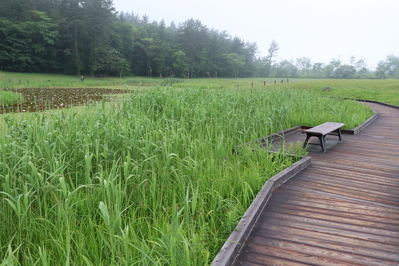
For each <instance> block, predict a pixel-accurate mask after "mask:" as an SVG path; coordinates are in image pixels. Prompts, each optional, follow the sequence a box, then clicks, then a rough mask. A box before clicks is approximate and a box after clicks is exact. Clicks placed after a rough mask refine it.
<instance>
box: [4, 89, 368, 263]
mask: <svg viewBox="0 0 399 266" xmlns="http://www.w3.org/2000/svg"><path fill="white" fill-rule="evenodd" d="M316 102H317V103H318V104H315V106H314V107H313V109H314V111H313V112H316V113H317V114H319V115H320V116H321V117H323V118H324V119H326V120H331V119H332V118H333V117H335V118H337V119H340V120H343V122H347V121H349V120H351V119H352V115H351V112H353V110H358V109H360V108H362V107H360V106H362V105H361V104H359V103H357V102H351V101H349V102H343V101H341V100H338V99H318V98H316V97H315V96H313V95H312V94H311V93H303V92H298V91H293V90H278V89H276V90H260V89H259V90H256V89H254V90H250V89H242V90H241V89H239V90H237V89H232V90H207V89H196V88H192V89H178V90H176V89H172V88H156V89H154V90H149V91H148V92H146V93H133V94H132V95H131V97H130V99H128V100H127V101H125V102H124V103H123V104H112V103H111V104H110V105H109V106H108V105H103V106H102V107H101V105H100V106H99V108H87V111H86V112H80V113H75V112H73V110H72V109H69V110H64V111H62V112H61V113H57V114H51V113H50V114H43V115H42V114H39V113H33V114H26V115H25V117H24V118H23V119H14V118H13V116H12V115H6V116H5V119H6V121H7V124H8V132H6V134H1V135H0V148H1V150H2V153H1V155H0V186H1V191H0V210H1V212H0V226H1V230H0V254H1V255H2V257H1V259H2V260H3V262H4V263H5V264H7V263H8V264H25V265H32V264H37V263H41V264H48V265H52V264H54V263H62V264H77V265H81V264H89V265H121V264H123V265H135V264H136V265H207V264H209V263H210V261H212V259H213V257H214V255H215V254H216V253H217V252H218V250H219V248H220V247H221V245H222V244H223V243H224V241H225V239H226V238H227V237H228V235H229V234H230V233H231V231H232V230H233V229H234V227H235V225H236V223H237V222H238V220H239V219H240V217H241V215H242V214H243V213H244V212H245V210H246V208H247V207H248V206H249V204H250V203H251V201H252V199H253V198H254V196H255V195H256V193H257V192H258V191H259V189H260V188H261V186H262V185H263V184H264V182H265V181H266V180H267V179H268V178H269V177H271V176H273V175H274V174H275V173H277V172H279V171H281V170H282V169H284V168H285V167H287V166H288V165H291V164H292V163H293V161H294V160H295V158H292V157H289V156H286V155H285V154H283V153H276V154H274V153H268V152H267V151H266V150H256V151H252V150H246V149H242V150H240V153H238V154H232V148H233V146H235V145H237V144H240V143H244V142H247V141H250V140H254V139H257V138H259V137H262V136H265V135H268V134H271V133H275V132H276V131H279V130H281V129H285V128H288V127H292V126H294V125H298V124H311V123H317V122H318V119H319V118H315V117H313V116H314V115H313V114H314V113H312V112H311V109H312V106H310V107H309V108H308V107H306V106H308V105H312V104H313V103H316ZM340 110H341V111H340ZM359 119H361V118H359ZM356 122H359V120H358V121H356ZM293 149H295V147H293ZM293 153H294V152H293Z"/></svg>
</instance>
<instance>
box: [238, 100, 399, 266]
mask: <svg viewBox="0 0 399 266" xmlns="http://www.w3.org/2000/svg"><path fill="white" fill-rule="evenodd" d="M367 104H369V105H370V106H371V107H372V109H374V110H375V111H376V112H377V113H378V114H379V117H378V118H377V119H376V120H375V121H374V122H372V123H371V125H370V126H368V127H367V128H365V129H364V130H363V131H361V132H360V133H359V134H357V135H346V134H345V135H343V142H341V143H336V145H333V146H332V147H329V148H328V149H327V152H326V153H323V152H321V151H320V147H316V146H314V147H313V148H310V147H311V146H309V156H310V157H311V164H310V165H309V166H308V167H307V168H306V169H305V170H303V171H301V172H300V173H298V174H297V175H296V176H295V177H294V178H292V179H290V180H289V181H287V182H286V183H284V185H282V186H281V187H279V188H278V189H277V191H276V192H275V193H273V195H272V196H271V198H270V200H269V202H268V204H267V205H266V207H265V209H264V210H263V211H262V212H261V214H260V216H259V219H258V220H257V222H256V223H255V225H254V227H253V229H252V231H251V234H250V235H249V237H248V239H247V241H246V243H245V245H244V246H243V247H242V248H241V251H240V253H239V255H238V256H237V257H236V259H235V261H234V263H233V265H399V109H395V108H392V107H387V106H384V105H380V104H376V103H367ZM304 138H305V136H304V135H303V134H301V133H300V132H297V133H294V134H291V135H289V136H287V137H286V142H296V141H297V140H301V141H303V140H304ZM327 138H328V137H327Z"/></svg>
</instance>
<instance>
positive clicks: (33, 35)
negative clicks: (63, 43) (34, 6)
mask: <svg viewBox="0 0 399 266" xmlns="http://www.w3.org/2000/svg"><path fill="white" fill-rule="evenodd" d="M21 12H23V16H24V17H25V18H26V20H24V21H18V20H15V21H11V20H9V19H7V18H0V66H1V67H3V69H4V70H8V71H40V70H53V69H57V68H58V64H57V62H56V61H55V60H54V56H55V54H56V49H55V43H56V42H57V40H58V36H59V34H58V31H57V30H56V24H55V23H54V22H53V20H52V19H51V18H49V17H48V16H47V15H46V14H45V13H44V12H40V11H36V10H23V8H21Z"/></svg>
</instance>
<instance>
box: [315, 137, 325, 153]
mask: <svg viewBox="0 0 399 266" xmlns="http://www.w3.org/2000/svg"><path fill="white" fill-rule="evenodd" d="M317 137H318V138H319V140H320V146H321V150H322V151H323V152H326V149H325V148H324V138H325V137H326V136H325V135H324V136H320V135H318V136H317Z"/></svg>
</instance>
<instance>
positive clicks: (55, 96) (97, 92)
mask: <svg viewBox="0 0 399 266" xmlns="http://www.w3.org/2000/svg"><path fill="white" fill-rule="evenodd" d="M130 92H131V91H128V90H120V89H101V88H78V89H76V88H25V89H10V90H8V91H7V90H5V91H4V93H14V94H15V93H17V94H18V95H20V99H21V100H20V101H19V102H17V103H12V104H8V105H7V106H1V104H0V114H2V113H10V112H37V111H44V110H48V109H64V108H70V107H72V106H77V105H84V104H87V103H94V102H98V101H101V100H103V99H104V95H111V94H112V95H115V94H123V93H130ZM112 99H113V97H111V96H105V100H106V101H110V100H112Z"/></svg>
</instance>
